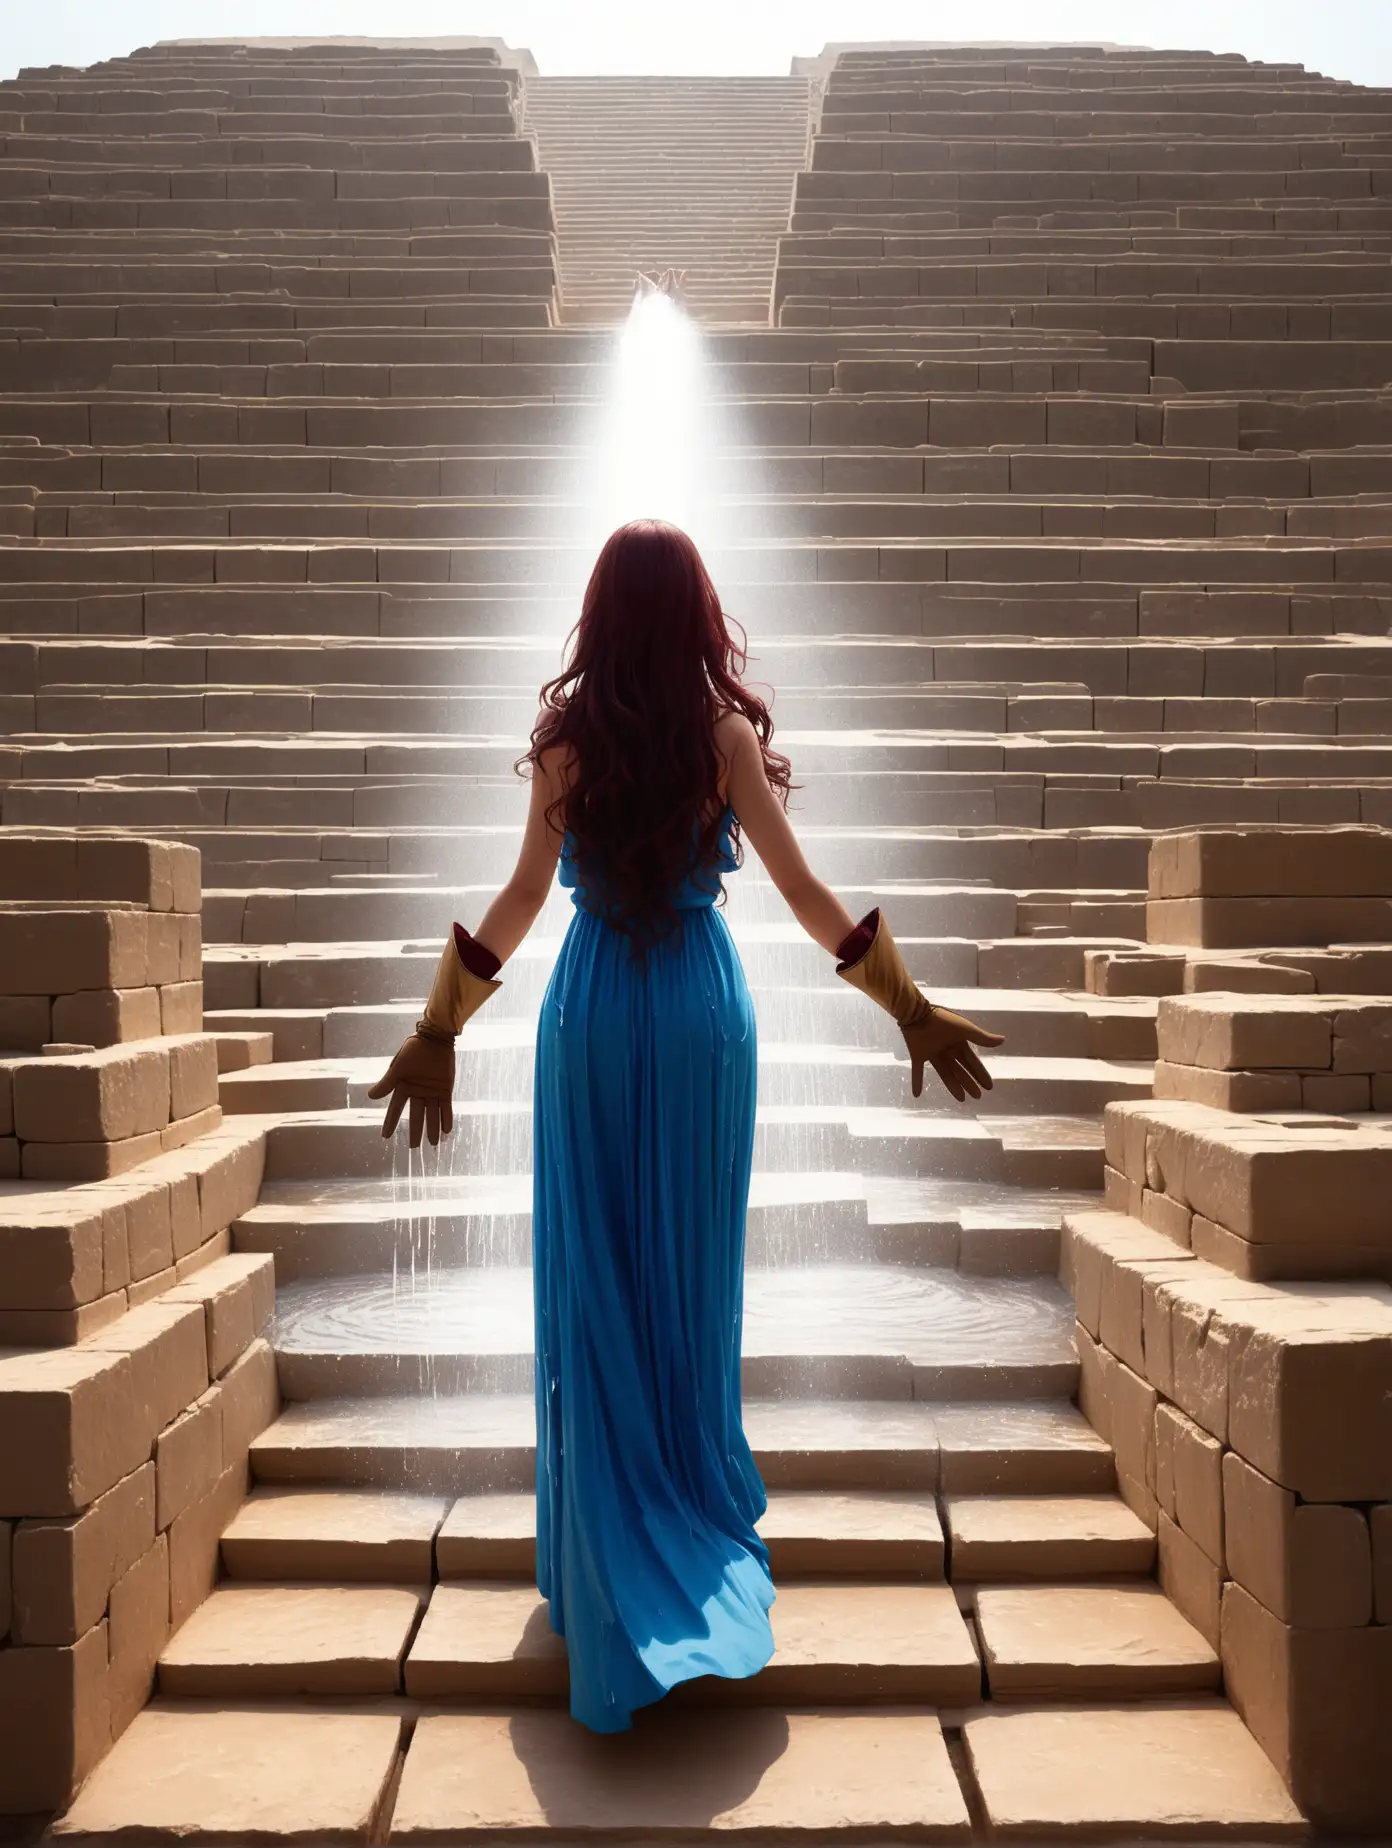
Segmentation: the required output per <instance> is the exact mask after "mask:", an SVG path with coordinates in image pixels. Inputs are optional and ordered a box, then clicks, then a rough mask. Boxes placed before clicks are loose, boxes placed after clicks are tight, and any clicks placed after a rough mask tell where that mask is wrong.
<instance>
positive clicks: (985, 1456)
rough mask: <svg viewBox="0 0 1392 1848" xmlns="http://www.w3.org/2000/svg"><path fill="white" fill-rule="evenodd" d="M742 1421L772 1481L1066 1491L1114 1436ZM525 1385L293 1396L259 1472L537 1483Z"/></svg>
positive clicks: (889, 1421)
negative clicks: (435, 1393) (497, 1390)
mask: <svg viewBox="0 0 1392 1848" xmlns="http://www.w3.org/2000/svg"><path fill="white" fill-rule="evenodd" d="M745 1429H746V1432H747V1433H748V1436H749V1440H750V1443H751V1445H752V1447H753V1450H754V1456H755V1461H756V1463H757V1464H758V1466H759V1469H760V1471H761V1473H762V1474H763V1477H764V1480H765V1482H766V1483H767V1484H768V1485H769V1486H770V1487H772V1488H777V1489H784V1488H788V1489H794V1488H795V1489H835V1490H838V1491H841V1490H846V1489H873V1490H876V1491H881V1490H885V1489H895V1490H904V1489H931V1488H933V1487H934V1486H935V1485H937V1484H941V1486H942V1487H943V1488H944V1489H945V1490H946V1491H948V1492H949V1493H951V1492H953V1491H956V1492H960V1493H968V1494H1022V1495H1035V1494H1039V1495H1063V1494H1073V1493H1094V1492H1100V1491H1104V1490H1106V1489H1109V1488H1111V1487H1112V1486H1113V1484H1114V1482H1115V1468H1114V1464H1113V1459H1112V1452H1111V1448H1110V1446H1109V1445H1108V1444H1107V1443H1105V1442H1104V1440H1103V1439H1102V1438H1100V1437H1099V1436H1098V1435H1097V1433H1096V1432H1095V1431H1094V1430H1093V1429H1092V1427H1091V1425H1089V1424H1088V1423H1087V1421H1086V1420H1085V1419H1084V1418H1083V1417H1082V1415H1081V1413H1079V1412H1078V1410H1077V1408H1076V1407H1075V1406H1073V1405H1071V1404H1069V1403H1067V1402H1066V1401H1054V1402H1044V1403H1040V1404H1032V1405H1027V1404H1012V1403H1010V1402H1005V1401H996V1402H994V1403H990V1404H975V1405H952V1404H946V1403H943V1404H927V1403H917V1404H916V1403H914V1402H913V1401H909V1400H896V1401H892V1402H889V1401H884V1402H879V1403H876V1402H874V1401H868V1400H848V1399H841V1400H830V1401H815V1400H810V1399H783V1400H778V1399H751V1400H749V1401H747V1402H746V1405H745ZM534 1437H535V1413H534V1407H533V1403H532V1398H531V1396H530V1395H522V1394H517V1395H511V1396H509V1395H485V1394H463V1395H461V1396H459V1397H457V1398H435V1399H431V1398H425V1397H420V1396H412V1397H407V1398H402V1397H395V1398H371V1399H339V1400H332V1399H318V1400H314V1401H312V1402H310V1403H306V1404H301V1405H292V1406H289V1407H288V1408H287V1409H286V1410H285V1411H284V1412H283V1413H282V1414H281V1416H280V1418H279V1419H278V1420H277V1421H276V1423H275V1424H273V1425H272V1426H271V1427H270V1429H269V1430H267V1431H266V1432H264V1433H263V1434H262V1436H261V1437H259V1438H258V1439H257V1440H256V1441H255V1443H254V1444H253V1445H252V1465H253V1470H254V1473H255V1475H256V1477H257V1478H258V1480H260V1481H261V1482H269V1483H278V1484H283V1483H293V1484H298V1485H305V1486H308V1485H313V1484H327V1483H345V1484H359V1485H368V1484H371V1485H379V1486H384V1487H394V1488H404V1489H409V1490H411V1491H412V1492H413V1493H417V1494H431V1493H433V1494H450V1493H455V1494H459V1493H465V1492H467V1493H475V1492H482V1491H485V1490H486V1491H500V1490H525V1489H528V1488H530V1487H531V1486H532V1482H533V1475H534V1469H535V1456H534Z"/></svg>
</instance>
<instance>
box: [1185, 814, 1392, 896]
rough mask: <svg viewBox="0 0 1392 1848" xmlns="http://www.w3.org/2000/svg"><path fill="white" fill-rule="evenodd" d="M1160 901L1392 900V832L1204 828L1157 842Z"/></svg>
mask: <svg viewBox="0 0 1392 1848" xmlns="http://www.w3.org/2000/svg"><path fill="white" fill-rule="evenodd" d="M1149 892H1150V896H1151V897H1152V898H1162V899H1170V898H1199V897H1205V898H1219V897H1222V898H1292V897H1300V896H1308V897H1320V898H1349V897H1384V898H1385V897H1389V896H1392V830H1389V829H1386V828H1369V827H1327V828H1318V829H1316V828H1252V829H1242V828H1204V829H1199V830H1196V831H1194V832H1191V833H1175V834H1161V835H1157V836H1156V838H1155V839H1154V840H1153V841H1152V842H1151V846H1150V873H1149Z"/></svg>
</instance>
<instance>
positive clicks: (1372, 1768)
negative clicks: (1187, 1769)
mask: <svg viewBox="0 0 1392 1848" xmlns="http://www.w3.org/2000/svg"><path fill="white" fill-rule="evenodd" d="M1223 1678H1224V1683H1225V1685H1226V1687H1227V1690H1228V1694H1229V1696H1230V1698H1231V1699H1232V1701H1233V1704H1234V1706H1235V1707H1236V1708H1237V1710H1238V1712H1239V1713H1240V1714H1241V1715H1242V1717H1243V1719H1244V1720H1245V1721H1246V1723H1247V1725H1248V1726H1249V1727H1250V1728H1251V1729H1252V1734H1253V1736H1254V1738H1255V1739H1256V1740H1257V1742H1258V1743H1259V1744H1260V1745H1261V1747H1262V1748H1263V1750H1264V1751H1266V1752H1268V1753H1269V1754H1270V1756H1271V1760H1272V1763H1273V1764H1274V1765H1275V1766H1276V1768H1277V1770H1278V1771H1279V1772H1280V1773H1281V1775H1282V1776H1283V1777H1284V1778H1285V1779H1286V1782H1287V1783H1288V1785H1289V1786H1290V1790H1291V1794H1292V1795H1293V1796H1294V1797H1295V1799H1296V1801H1297V1802H1298V1803H1299V1804H1300V1806H1301V1808H1302V1809H1304V1810H1305V1812H1306V1813H1307V1814H1308V1816H1309V1817H1310V1820H1311V1821H1312V1822H1313V1823H1314V1824H1316V1826H1317V1827H1320V1828H1327V1829H1357V1830H1362V1831H1367V1830H1370V1829H1371V1830H1376V1829H1377V1828H1379V1827H1381V1826H1382V1825H1383V1824H1384V1823H1385V1819H1386V1817H1387V1815H1388V1812H1389V1809H1392V1765H1390V1764H1389V1762H1388V1754H1387V1728H1386V1724H1385V1716H1386V1714H1387V1712H1388V1703H1389V1700H1392V1628H1389V1627H1388V1626H1387V1625H1385V1624H1374V1625H1369V1626H1365V1627H1363V1628H1359V1629H1337V1630H1330V1629H1326V1630H1304V1629H1295V1628H1293V1627H1291V1626H1290V1625H1287V1624H1284V1623H1282V1622H1281V1620H1280V1618H1279V1617H1275V1616H1273V1615H1272V1613H1271V1612H1270V1611H1268V1610H1267V1609H1266V1608H1265V1606H1264V1605H1262V1604H1260V1603H1259V1602H1258V1601H1257V1599H1255V1598H1254V1597H1252V1596H1251V1595H1250V1594H1249V1593H1248V1592H1246V1591H1244V1590H1243V1588H1242V1587H1241V1586H1240V1585H1235V1584H1229V1585H1227V1586H1225V1587H1224V1591H1223Z"/></svg>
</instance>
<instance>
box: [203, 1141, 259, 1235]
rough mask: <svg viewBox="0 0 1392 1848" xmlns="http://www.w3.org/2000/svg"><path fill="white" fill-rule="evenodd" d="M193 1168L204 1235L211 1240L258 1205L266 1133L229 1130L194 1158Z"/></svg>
mask: <svg viewBox="0 0 1392 1848" xmlns="http://www.w3.org/2000/svg"><path fill="white" fill-rule="evenodd" d="M190 1165H191V1167H192V1169H193V1171H194V1172H196V1173H197V1175H198V1210H199V1214H200V1216H201V1219H202V1226H203V1236H204V1238H205V1239H207V1238H211V1237H212V1236H213V1234H214V1233H215V1232H221V1231H222V1230H223V1229H224V1228H225V1227H227V1226H230V1225H231V1224H232V1222H233V1221H234V1220H236V1219H240V1218H241V1216H242V1214H243V1213H246V1212H249V1211H250V1210H251V1208H252V1207H253V1206H255V1204H256V1202H257V1199H258V1197H259V1196H260V1192H261V1182H262V1180H263V1178H264V1176H265V1172H266V1135H265V1131H264V1130H248V1129H242V1128H237V1127H232V1128H230V1129H227V1128H226V1127H225V1128H224V1132H223V1133H222V1134H220V1135H219V1136H218V1137H217V1139H216V1140H215V1141H213V1142H210V1143H209V1144H208V1145H206V1146H205V1147H204V1148H201V1149H199V1150H198V1151H196V1152H195V1153H194V1154H192V1155H191V1156H190Z"/></svg>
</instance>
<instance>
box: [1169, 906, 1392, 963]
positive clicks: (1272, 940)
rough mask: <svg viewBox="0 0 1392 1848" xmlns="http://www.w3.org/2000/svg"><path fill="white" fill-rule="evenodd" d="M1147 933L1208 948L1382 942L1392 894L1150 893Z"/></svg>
mask: <svg viewBox="0 0 1392 1848" xmlns="http://www.w3.org/2000/svg"><path fill="white" fill-rule="evenodd" d="M1146 937H1147V938H1148V940H1149V941H1150V942H1151V943H1160V944H1194V945H1196V946H1197V947H1198V948H1200V949H1206V950H1242V949H1255V948H1261V947H1264V946H1267V945H1275V944H1291V945H1299V944H1307V943H1308V944H1323V943H1381V942H1385V941H1386V940H1387V939H1388V938H1389V937H1392V898H1323V897H1311V898H1150V899H1147V900H1146Z"/></svg>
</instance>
